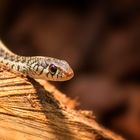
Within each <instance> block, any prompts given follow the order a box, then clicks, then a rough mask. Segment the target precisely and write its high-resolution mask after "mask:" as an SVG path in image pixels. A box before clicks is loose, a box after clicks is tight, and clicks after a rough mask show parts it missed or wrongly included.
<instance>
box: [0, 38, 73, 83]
mask: <svg viewBox="0 0 140 140" xmlns="http://www.w3.org/2000/svg"><path fill="white" fill-rule="evenodd" d="M0 63H2V64H5V65H7V66H8V67H9V68H10V69H12V70H15V71H18V72H21V73H22V74H24V75H27V76H29V77H31V78H34V79H43V80H47V81H66V80H70V79H71V78H72V77H73V76H74V72H73V70H72V68H71V67H70V65H69V64H68V62H66V61H65V60H61V59H57V58H53V57H45V56H21V55H17V54H15V53H13V52H12V51H10V50H9V49H8V48H7V46H6V45H5V44H4V43H3V42H2V41H1V40H0Z"/></svg>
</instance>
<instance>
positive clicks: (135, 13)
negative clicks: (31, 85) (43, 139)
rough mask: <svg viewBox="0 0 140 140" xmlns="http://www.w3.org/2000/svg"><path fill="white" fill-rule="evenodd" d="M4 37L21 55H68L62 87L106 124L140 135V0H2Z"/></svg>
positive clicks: (137, 139)
mask: <svg viewBox="0 0 140 140" xmlns="http://www.w3.org/2000/svg"><path fill="white" fill-rule="evenodd" d="M0 38H1V39H2V40H3V42H4V43H5V44H6V45H7V46H8V47H9V48H10V49H11V50H13V51H14V52H16V53H18V54H20V55H44V56H52V57H56V58H60V59H65V60H66V61H68V62H69V63H70V65H71V66H72V68H73V69H74V71H75V77H74V78H73V79H72V80H70V81H67V82H61V83H58V82H54V83H53V84H55V85H56V86H57V87H58V89H60V90H61V91H63V92H65V93H66V94H67V95H68V96H69V97H72V98H74V99H77V101H78V102H79V105H78V107H77V108H78V109H87V110H93V112H94V114H95V115H96V119H97V121H98V122H100V123H101V124H102V125H104V126H105V127H108V128H109V129H111V130H112V131H115V132H117V133H119V134H121V135H122V136H123V137H125V138H126V139H128V140H140V1H139V0H114V1H111V0H106V1H104V0H81V1H74V0H71V1H69V0H67V1H55V0H34V1H31V0H30V1H27V0H20V1H19V0H1V1H0Z"/></svg>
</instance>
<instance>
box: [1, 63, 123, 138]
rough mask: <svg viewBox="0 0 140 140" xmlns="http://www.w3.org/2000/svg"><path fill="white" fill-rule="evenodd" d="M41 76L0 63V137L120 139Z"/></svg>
mask: <svg viewBox="0 0 140 140" xmlns="http://www.w3.org/2000/svg"><path fill="white" fill-rule="evenodd" d="M75 105H76V101H75V100H71V99H70V98H68V97H66V96H65V95H64V94H62V93H61V92H60V91H58V90H57V89H56V88H55V87H54V86H52V85H51V84H49V83H48V82H46V81H43V80H38V81H36V80H34V79H31V78H28V77H25V76H23V75H22V74H19V73H15V72H13V71H11V70H8V69H7V67H5V66H3V65H0V118H1V119H0V140H1V139H2V140H19V139H20V140H111V139H112V140H122V139H123V138H121V137H120V136H118V135H116V134H114V133H112V132H110V131H109V130H106V129H104V128H103V127H101V126H100V125H99V124H97V122H96V121H95V119H94V117H93V115H92V113H91V112H89V111H80V110H76V109H75Z"/></svg>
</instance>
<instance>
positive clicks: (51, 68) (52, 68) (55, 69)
mask: <svg viewBox="0 0 140 140" xmlns="http://www.w3.org/2000/svg"><path fill="white" fill-rule="evenodd" d="M49 70H50V72H51V74H55V73H56V71H57V67H56V66H55V65H54V64H51V65H50V66H49Z"/></svg>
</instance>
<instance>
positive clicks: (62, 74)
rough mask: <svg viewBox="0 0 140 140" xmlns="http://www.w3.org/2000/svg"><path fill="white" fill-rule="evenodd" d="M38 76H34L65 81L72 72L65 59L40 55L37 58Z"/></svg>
mask: <svg viewBox="0 0 140 140" xmlns="http://www.w3.org/2000/svg"><path fill="white" fill-rule="evenodd" d="M37 62H38V63H37V65H38V70H37V71H38V76H37V75H36V78H40V79H44V80H49V81H66V80H70V79H71V78H72V77H73V76H74V72H73V70H72V68H71V67H70V65H69V64H68V63H67V62H66V61H65V60H59V59H56V58H51V57H40V58H39V59H38V60H37Z"/></svg>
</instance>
